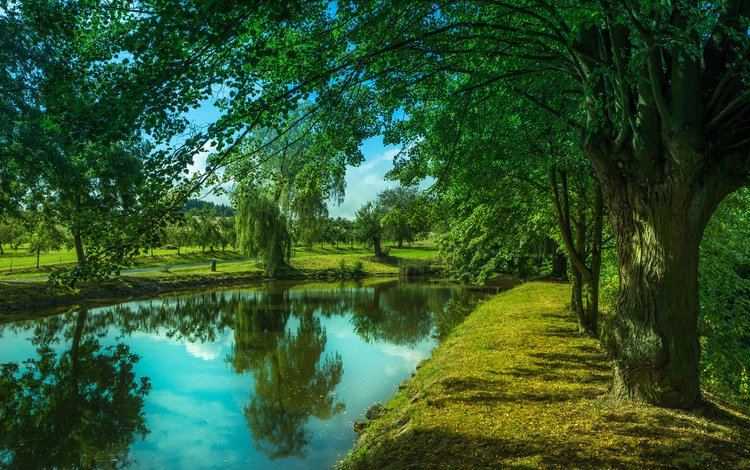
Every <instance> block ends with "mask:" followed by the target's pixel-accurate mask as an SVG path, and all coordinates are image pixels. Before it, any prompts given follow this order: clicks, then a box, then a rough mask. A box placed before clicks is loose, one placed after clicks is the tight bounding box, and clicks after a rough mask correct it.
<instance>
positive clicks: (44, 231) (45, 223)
mask: <svg viewBox="0 0 750 470" xmlns="http://www.w3.org/2000/svg"><path fill="white" fill-rule="evenodd" d="M32 223H33V225H32V229H31V234H30V235H29V243H28V246H29V252H31V253H35V254H36V255H37V268H39V254H40V253H48V252H50V251H53V250H59V249H60V248H62V246H63V245H65V244H68V243H69V240H68V238H67V237H66V236H65V234H64V233H63V232H62V230H60V229H59V228H58V227H57V225H56V224H55V221H54V220H53V219H51V218H50V217H49V216H48V215H46V214H35V217H33V218H32Z"/></svg>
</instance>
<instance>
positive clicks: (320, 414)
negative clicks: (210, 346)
mask: <svg viewBox="0 0 750 470" xmlns="http://www.w3.org/2000/svg"><path fill="white" fill-rule="evenodd" d="M326 340H327V338H326V334H325V330H323V328H322V326H321V324H320V320H319V319H318V318H316V317H313V316H311V315H303V316H302V317H301V318H300V319H299V325H298V327H297V330H296V332H292V331H291V330H284V331H283V332H281V333H278V334H276V335H275V343H276V344H275V348H274V349H271V350H266V351H262V352H260V351H257V350H256V356H255V357H254V358H253V361H252V363H253V366H254V367H253V368H252V369H251V370H250V372H251V373H252V374H253V376H254V378H255V390H254V393H253V394H252V395H251V398H250V401H249V403H248V404H247V405H245V407H244V409H243V414H244V415H245V419H246V420H247V424H248V426H249V428H250V431H251V432H252V433H253V437H254V439H255V446H256V448H257V449H258V450H259V451H261V452H263V453H265V454H266V455H267V456H269V457H270V458H281V457H288V456H293V455H296V456H303V455H304V454H305V449H304V448H305V446H306V445H307V444H308V443H309V441H310V435H309V433H308V432H307V430H306V429H305V425H306V423H307V421H308V420H309V419H310V417H315V418H318V419H321V420H327V419H330V418H332V417H333V416H335V415H336V414H338V413H340V412H342V411H343V410H344V408H345V405H344V404H343V403H341V402H339V401H337V400H336V397H335V395H334V393H333V391H334V389H335V387H336V385H338V384H339V382H340V381H341V377H342V375H343V373H344V368H343V364H342V361H341V356H340V355H339V354H332V355H327V356H325V357H323V359H322V360H321V357H322V355H323V352H324V350H325V345H326ZM266 344H267V343H266Z"/></svg>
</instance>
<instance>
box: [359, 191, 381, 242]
mask: <svg viewBox="0 0 750 470" xmlns="http://www.w3.org/2000/svg"><path fill="white" fill-rule="evenodd" d="M354 216H355V220H354V238H355V239H356V240H357V241H359V242H362V243H365V244H367V246H373V245H374V244H379V243H380V240H381V239H382V238H383V225H382V223H381V219H382V217H383V210H382V209H381V208H380V207H378V206H376V205H375V204H373V203H372V202H368V203H366V204H365V205H364V206H362V207H360V208H359V209H357V212H355V214H354Z"/></svg>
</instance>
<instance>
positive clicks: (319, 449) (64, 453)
mask: <svg viewBox="0 0 750 470" xmlns="http://www.w3.org/2000/svg"><path fill="white" fill-rule="evenodd" d="M478 295H479V294H478V293H476V292H474V293H472V292H470V291H468V290H465V289H462V288H458V287H436V286H430V285H422V284H406V283H399V282H395V281H394V282H387V283H382V284H378V285H375V286H369V287H356V286H343V285H336V284H331V285H330V286H328V285H321V284H315V285H314V286H312V285H308V286H305V285H304V284H298V285H293V284H289V283H285V284H268V285H264V286H262V287H258V288H247V289H244V288H243V289H235V290H220V291H211V292H202V293H198V294H192V295H182V296H178V297H177V296H176V297H171V298H160V299H156V300H148V301H138V302H128V303H122V304H118V305H115V306H109V307H102V308H95V309H89V310H80V309H79V310H73V311H71V312H68V313H65V314H61V315H57V316H52V317H47V318H44V319H41V320H36V321H25V322H16V323H6V324H2V325H0V363H1V364H3V365H2V375H0V466H11V467H18V468H28V467H39V468H49V467H97V468H98V467H122V466H125V467H132V468H170V469H171V468H217V467H220V468H226V469H229V468H254V469H259V468H284V469H291V468H327V467H330V466H332V465H334V464H335V463H336V462H337V461H339V460H340V459H341V458H343V457H344V456H345V455H346V453H347V451H348V450H349V449H350V448H351V447H352V445H353V444H354V441H355V438H356V435H355V433H354V431H353V422H354V421H355V420H359V419H362V417H363V415H364V412H365V411H366V410H367V409H368V408H369V407H370V406H371V405H372V404H373V403H374V402H378V401H381V402H382V401H385V400H387V399H388V398H389V397H390V396H391V395H393V393H394V392H395V391H396V389H397V387H398V384H399V383H400V382H401V381H403V380H404V379H406V378H408V377H409V376H410V375H411V373H412V372H413V371H414V369H415V366H416V365H417V363H418V362H419V361H420V360H422V359H425V358H427V357H429V355H430V352H431V351H432V349H433V347H434V346H435V344H436V341H437V340H438V339H439V338H440V337H441V336H443V335H445V334H447V332H448V331H449V330H450V329H451V328H452V327H453V325H455V324H456V323H457V322H458V321H460V319H461V318H462V317H463V316H464V315H465V314H466V313H467V312H468V311H469V310H470V309H471V305H472V303H473V302H475V301H476V298H477V297H478Z"/></svg>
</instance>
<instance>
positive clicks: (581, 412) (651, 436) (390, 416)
mask: <svg viewBox="0 0 750 470" xmlns="http://www.w3.org/2000/svg"><path fill="white" fill-rule="evenodd" d="M569 299H570V291H569V288H568V287H567V286H564V285H559V284H551V283H529V284H524V285H522V286H520V287H518V288H516V289H513V290H511V291H509V292H506V293H503V294H499V295H498V296H496V297H495V298H493V299H492V300H490V301H488V302H486V303H484V304H483V305H482V306H480V307H479V308H478V309H477V310H476V311H475V312H473V313H472V314H471V315H470V316H469V317H468V318H467V319H466V321H465V322H464V323H463V324H462V325H461V326H459V328H457V330H456V331H455V332H454V333H453V334H452V335H451V336H450V338H449V339H448V340H447V341H445V342H444V343H442V344H441V345H440V346H439V347H438V348H437V349H436V350H435V352H434V353H433V356H432V358H430V359H429V360H428V361H427V362H426V364H425V365H424V367H421V368H420V369H419V370H418V371H417V374H416V376H415V377H414V378H413V379H412V380H410V381H408V382H406V383H405V384H402V387H400V388H401V390H400V391H399V392H398V393H397V394H396V395H395V396H394V397H393V398H392V399H391V400H390V401H389V402H388V403H386V404H385V405H384V407H383V410H384V411H381V412H376V411H375V410H371V412H370V413H369V414H371V415H378V414H380V413H382V415H381V416H380V417H379V418H377V419H375V420H374V421H369V422H366V423H365V424H364V430H363V432H362V434H361V435H360V439H359V441H358V446H357V447H356V448H355V450H354V451H353V452H352V454H350V456H349V458H348V460H346V461H345V462H343V466H344V468H393V469H407V468H413V469H423V468H441V469H442V468H446V469H447V468H450V469H454V468H550V467H551V468H559V467H570V468H750V419H749V418H748V417H747V416H744V415H742V414H741V413H739V412H736V411H733V410H730V409H728V408H726V407H722V406H720V405H717V404H716V403H713V402H711V401H710V400H707V401H706V403H705V404H703V405H702V407H701V408H699V409H696V410H692V411H679V410H668V409H663V408H656V407H650V406H645V405H638V404H632V403H630V404H628V403H626V404H622V403H616V402H614V401H613V400H612V398H611V397H610V395H609V393H608V386H609V381H610V366H609V364H608V362H607V359H606V357H605V355H604V354H603V353H602V351H601V349H600V347H599V345H598V342H597V341H596V340H594V339H591V338H587V337H583V336H581V335H579V334H578V333H577V325H576V323H575V322H574V321H573V316H572V314H571V313H570V312H569V311H568V310H567V309H566V308H565V303H566V301H568V300H569Z"/></svg>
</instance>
